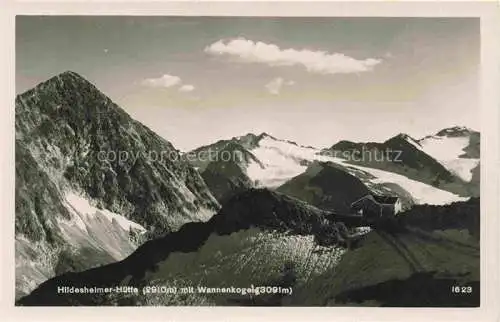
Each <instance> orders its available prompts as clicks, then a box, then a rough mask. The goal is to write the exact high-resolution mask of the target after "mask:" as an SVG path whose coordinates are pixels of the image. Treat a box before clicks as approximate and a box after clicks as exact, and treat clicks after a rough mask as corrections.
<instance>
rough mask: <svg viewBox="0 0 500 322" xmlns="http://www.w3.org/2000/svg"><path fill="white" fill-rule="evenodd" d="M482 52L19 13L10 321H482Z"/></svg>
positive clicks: (445, 38) (312, 31)
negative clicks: (337, 311) (258, 317)
mask: <svg viewBox="0 0 500 322" xmlns="http://www.w3.org/2000/svg"><path fill="white" fill-rule="evenodd" d="M479 42H480V25H479V19H476V18H403V17H401V18H397V17H392V18H389V17H387V18H382V17H381V18H368V17H366V18H361V17H359V18H358V17H357V18H346V17H344V18H340V17H337V18H335V17H329V18H326V17H325V18H320V17H315V18H301V17H196V16H191V17H187V16H186V17H180V16H17V17H16V95H17V96H16V99H15V180H16V181H15V263H16V269H15V271H16V281H15V292H16V303H15V304H16V305H18V306H370V307H374V306H375V307H379V306H383V307H478V306H479V305H480V272H479V267H480V265H479V263H480V258H479V254H480V247H479V244H480V218H479V216H480V141H481V140H480V137H481V134H480V131H481V129H480V126H479V116H480V115H479V108H478V106H479V94H478V86H479V85H478V83H479V82H478V79H479V76H478V75H479V64H480V46H479ZM483 133H484V132H483ZM483 162H484V159H483Z"/></svg>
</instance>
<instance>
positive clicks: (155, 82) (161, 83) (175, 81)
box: [142, 74, 181, 88]
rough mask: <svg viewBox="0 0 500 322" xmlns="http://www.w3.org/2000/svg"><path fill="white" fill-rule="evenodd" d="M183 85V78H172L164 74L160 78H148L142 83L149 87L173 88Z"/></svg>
mask: <svg viewBox="0 0 500 322" xmlns="http://www.w3.org/2000/svg"><path fill="white" fill-rule="evenodd" d="M180 83H181V78H180V77H178V76H172V75H168V74H164V75H163V76H161V77H158V78H146V79H144V80H143V81H142V84H143V85H145V86H149V87H165V88H168V87H172V86H176V85H179V84H180Z"/></svg>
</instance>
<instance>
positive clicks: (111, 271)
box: [18, 189, 479, 306]
mask: <svg viewBox="0 0 500 322" xmlns="http://www.w3.org/2000/svg"><path fill="white" fill-rule="evenodd" d="M419 207H424V206H416V207H415V208H413V209H414V210H413V213H410V214H406V215H405V216H401V217H398V218H397V221H390V222H386V223H381V224H380V225H379V226H377V227H375V228H374V230H372V231H371V232H368V233H366V234H360V233H357V234H356V232H355V231H345V226H344V225H342V224H340V223H339V222H335V221H332V220H329V219H328V218H327V217H328V215H327V213H326V212H324V211H321V210H319V209H317V208H315V207H312V206H309V205H307V204H305V203H303V202H300V201H298V200H296V199H293V198H290V197H287V196H283V195H281V194H278V193H275V192H271V191H268V190H254V189H251V190H249V191H247V192H244V193H241V194H238V195H236V196H234V197H233V198H231V199H230V200H229V201H228V202H227V203H226V206H224V207H223V208H222V209H221V210H220V212H219V213H218V214H217V215H215V216H214V217H212V219H210V220H209V221H208V222H206V223H188V224H186V225H184V226H183V227H182V228H181V229H180V230H179V231H178V232H174V233H172V234H169V235H167V236H165V237H163V238H160V239H156V240H153V241H149V242H146V243H145V244H144V245H142V246H141V247H139V248H138V249H137V250H136V251H135V252H134V253H133V254H132V255H131V256H129V257H128V258H126V259H125V260H123V261H121V262H118V263H114V264H110V265H107V266H103V267H100V268H95V269H92V270H88V271H85V272H80V273H67V274H63V275H61V276H58V277H55V278H53V279H51V280H49V281H47V282H45V283H43V284H42V285H41V286H40V287H39V288H37V289H36V290H35V291H34V292H32V294H30V295H29V296H26V297H24V298H22V299H21V300H20V301H19V302H18V304H19V305H259V306H268V305H273V306H285V305H293V306H296V305H299V306H300V305H313V306H317V305H320V306H323V305H367V306H380V305H396V306H428V304H429V303H431V304H432V306H440V305H448V306H477V305H478V303H479V302H478V299H479V297H478V294H479V288H478V277H479V259H478V256H479V249H478V241H477V240H476V239H475V238H474V236H475V235H476V234H475V233H472V234H471V233H469V230H468V229H471V230H473V231H476V230H477V231H478V226H474V225H469V223H472V222H475V220H474V219H473V218H477V216H478V215H479V202H478V201H477V200H473V201H468V202H465V203H456V204H452V205H449V206H435V207H434V208H433V209H432V210H431V211H426V212H424V213H421V212H420V211H419ZM425 207H427V206H425ZM464 209H465V211H464ZM457 211H462V215H461V218H462V219H467V220H464V221H462V222H461V224H458V223H457V222H456V221H453V220H450V218H451V217H450V216H448V214H453V213H455V212H457ZM435 218H439V219H437V220H436V219H435ZM469 219H470V220H469ZM325 237H328V238H325ZM343 238H356V239H355V240H357V242H356V243H355V244H354V245H353V244H351V245H350V247H349V248H346V245H344V246H343V245H342V243H341V242H340V241H341V239H343ZM455 284H460V285H467V286H471V287H473V288H474V293H473V294H471V295H470V296H468V297H465V296H464V297H461V298H455V299H454V295H453V294H450V287H451V285H455ZM60 285H64V286H69V287H71V286H74V287H84V286H87V287H91V286H99V287H106V286H107V287H115V286H117V285H120V286H131V287H137V288H138V293H127V294H123V293H121V294H119V293H108V294H90V293H86V294H82V293H79V294H76V293H72V294H58V293H57V287H58V286H60ZM262 285H263V286H274V287H276V289H275V291H274V292H273V291H271V294H259V295H257V294H255V293H252V294H250V293H248V294H238V293H235V292H231V291H229V292H228V293H227V292H226V293H221V292H208V291H207V289H206V288H204V287H208V288H216V287H219V288H221V287H228V288H230V287H232V286H234V287H241V288H252V286H253V287H254V289H255V288H256V287H258V286H262ZM168 287H177V290H176V291H175V292H174V291H173V290H172V289H171V288H170V289H168ZM184 287H186V288H185V289H184V290H182V288H184ZM189 287H192V289H191V290H190V289H189ZM199 287H201V288H199ZM388 287H389V288H390V287H394V289H397V290H399V291H398V292H388V291H387V290H388ZM162 289H163V292H162V291H161V290H162ZM283 289H286V290H287V291H286V292H285V291H283ZM143 290H145V291H146V292H145V293H142V291H143ZM290 290H292V291H290ZM363 290H366V291H363ZM403 290H404V291H403ZM407 290H410V291H407ZM401 293H405V294H412V296H402V295H401Z"/></svg>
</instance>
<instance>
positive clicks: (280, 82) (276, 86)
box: [266, 77, 295, 95]
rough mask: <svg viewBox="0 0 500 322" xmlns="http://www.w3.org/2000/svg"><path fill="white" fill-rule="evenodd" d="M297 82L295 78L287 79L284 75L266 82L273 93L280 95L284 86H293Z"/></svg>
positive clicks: (269, 90)
mask: <svg viewBox="0 0 500 322" xmlns="http://www.w3.org/2000/svg"><path fill="white" fill-rule="evenodd" d="M294 84H295V82H294V81H293V80H287V81H285V80H284V79H283V78H282V77H276V78H274V79H273V80H271V81H270V82H269V83H267V84H266V88H267V90H268V92H269V93H271V94H273V95H278V94H279V93H280V91H281V88H282V87H283V86H291V85H294Z"/></svg>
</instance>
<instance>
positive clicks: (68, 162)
mask: <svg viewBox="0 0 500 322" xmlns="http://www.w3.org/2000/svg"><path fill="white" fill-rule="evenodd" d="M16 139H17V140H19V141H20V142H22V144H23V145H25V146H26V148H27V149H28V150H29V151H30V152H31V153H33V154H34V155H37V156H38V157H39V158H38V159H39V162H40V164H41V166H42V167H43V168H47V170H48V171H49V172H50V173H51V174H54V177H53V179H54V180H55V181H58V182H61V181H64V182H65V183H66V184H67V186H69V187H71V188H75V189H78V190H80V191H82V192H83V193H85V194H86V195H88V196H89V197H90V198H92V199H93V200H95V201H96V204H97V205H98V206H101V207H103V208H107V209H109V210H111V211H114V212H117V213H121V214H123V215H124V216H126V217H127V218H130V219H132V220H134V221H136V222H138V223H140V224H141V225H143V226H145V227H147V228H151V229H153V227H154V229H158V230H160V231H161V230H166V231H169V230H171V229H176V228H178V227H179V226H180V225H181V224H183V223H184V222H186V221H188V220H190V219H197V215H196V213H198V212H200V211H206V212H210V211H214V210H215V209H216V208H217V202H216V201H215V200H214V199H213V198H212V197H211V195H210V193H209V191H208V190H207V189H206V186H205V185H204V184H203V181H202V180H201V178H200V177H199V175H198V173H197V172H196V171H195V170H194V169H193V168H192V167H190V166H189V165H188V164H187V163H185V162H183V161H181V160H180V159H181V158H180V156H179V154H178V152H177V150H176V149H175V148H174V147H173V146H172V145H171V144H170V143H169V142H168V141H166V140H164V139H162V138H160V137H159V136H158V135H156V134H155V133H154V132H152V131H151V130H149V129H148V128H147V127H145V126H143V125H142V124H140V123H139V122H137V121H135V120H133V119H132V118H130V116H129V115H128V114H127V113H125V112H124V111H123V110H122V109H121V108H119V107H118V106H117V105H116V104H114V103H113V102H112V101H111V100H110V99H109V98H107V97H106V96H105V95H104V94H102V93H100V92H99V91H98V90H97V89H96V88H95V87H94V86H93V85H92V84H91V83H89V82H88V81H86V80H85V79H83V78H82V77H80V76H78V75H77V74H75V73H72V72H66V73H63V74H61V75H59V76H56V77H54V78H52V79H50V80H48V81H47V82H45V83H42V84H40V85H38V86H37V87H36V88H34V89H32V90H30V91H28V92H26V93H24V94H21V95H20V96H18V97H17V99H16ZM120 155H121V156H122V158H121V160H120V159H119V156H120ZM203 218H205V219H206V218H208V216H206V215H205V216H201V217H198V219H203Z"/></svg>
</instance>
